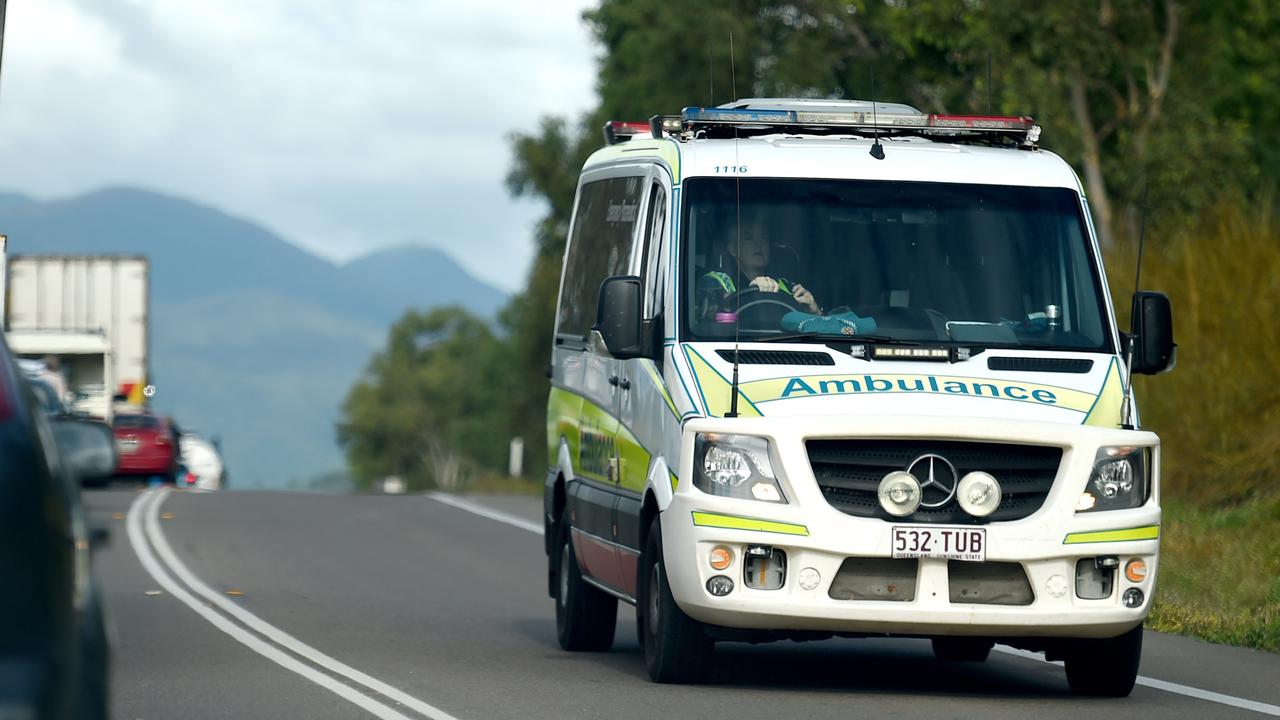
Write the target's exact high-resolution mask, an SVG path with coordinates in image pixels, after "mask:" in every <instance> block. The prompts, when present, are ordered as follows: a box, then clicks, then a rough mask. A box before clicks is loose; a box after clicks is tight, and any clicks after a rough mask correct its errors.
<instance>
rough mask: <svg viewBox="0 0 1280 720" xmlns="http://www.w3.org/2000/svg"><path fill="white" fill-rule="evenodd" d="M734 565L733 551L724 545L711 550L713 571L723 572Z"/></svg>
mask: <svg viewBox="0 0 1280 720" xmlns="http://www.w3.org/2000/svg"><path fill="white" fill-rule="evenodd" d="M731 564H733V551H732V550H730V549H729V548H727V547H725V546H723V545H717V546H715V547H713V548H711V569H712V570H723V569H725V568H727V567H729V565H731Z"/></svg>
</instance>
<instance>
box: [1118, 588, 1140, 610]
mask: <svg viewBox="0 0 1280 720" xmlns="http://www.w3.org/2000/svg"><path fill="white" fill-rule="evenodd" d="M1143 599H1144V598H1143V597H1142V591H1141V590H1139V589H1138V588H1129V589H1128V590H1125V591H1124V596H1123V597H1122V598H1120V601H1121V602H1123V603H1124V606H1125V607H1127V608H1136V607H1141V606H1142V601H1143Z"/></svg>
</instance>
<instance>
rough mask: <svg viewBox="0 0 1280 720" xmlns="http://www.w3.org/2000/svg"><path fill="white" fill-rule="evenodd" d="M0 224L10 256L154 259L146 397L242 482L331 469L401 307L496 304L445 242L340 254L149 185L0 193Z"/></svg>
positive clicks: (498, 296) (492, 307) (262, 483)
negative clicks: (153, 389) (359, 392)
mask: <svg viewBox="0 0 1280 720" xmlns="http://www.w3.org/2000/svg"><path fill="white" fill-rule="evenodd" d="M0 234H6V235H8V236H9V252H10V253H11V254H14V255H20V254H36V253H60V252H65V253H86V254H113V253H129V254H141V255H146V256H147V257H148V258H149V259H150V262H151V311H152V322H151V332H152V336H151V353H152V357H151V365H152V381H153V382H154V383H155V385H156V386H157V388H158V392H157V395H156V398H155V403H154V404H155V407H156V408H157V409H158V410H159V411H161V412H165V413H171V414H173V415H174V417H175V418H176V419H177V420H178V422H179V423H180V424H181V425H183V426H184V427H188V428H192V429H197V430H199V431H200V432H202V433H203V434H205V435H208V436H217V437H219V438H220V439H221V440H222V446H223V451H224V454H225V455H226V460H227V465H228V470H229V472H230V474H231V478H232V483H233V485H234V486H240V487H246V486H258V487H283V486H286V485H288V484H290V483H291V482H293V481H296V480H298V479H300V478H307V477H311V476H315V475H318V474H320V473H324V472H329V471H333V470H335V469H338V468H341V467H342V465H343V459H342V456H341V453H340V452H339V451H338V448H337V446H336V444H335V442H334V423H335V422H336V421H337V419H338V411H339V407H340V405H341V402H342V399H343V398H344V397H345V395H346V392H347V389H348V388H349V387H350V386H351V383H352V382H353V381H354V380H355V378H356V377H357V376H358V375H359V373H360V372H361V371H362V370H363V368H364V367H365V365H366V363H367V362H368V360H369V356H370V354H371V353H372V352H373V351H375V350H376V349H378V348H380V347H381V346H382V344H383V342H384V341H385V338H386V331H387V329H388V328H389V327H390V325H391V324H392V323H393V322H395V320H396V319H397V318H399V317H400V316H401V315H402V314H403V313H404V312H405V311H406V310H407V309H409V308H419V309H421V308H429V307H433V306H437V305H445V304H459V305H462V306H464V307H466V308H467V309H469V310H471V311H472V312H475V313H477V314H480V315H492V314H493V313H494V312H495V311H496V310H497V309H498V308H499V307H500V306H501V305H502V303H503V302H504V301H505V297H504V295H503V293H502V292H501V291H499V290H498V289H496V288H494V287H492V286H490V285H487V284H485V283H483V282H481V281H479V280H477V279H475V278H474V277H472V276H471V275H469V274H468V273H467V272H466V271H465V270H463V269H462V268H461V267H460V266H458V265H457V263H455V262H454V261H453V260H452V259H451V258H450V257H449V256H448V255H447V254H445V253H444V252H442V251H440V250H436V249H432V248H427V247H421V246H404V247H399V248H393V249H390V250H382V251H379V252H375V253H372V254H370V255H368V256H365V257H363V258H360V259H358V260H355V261H353V262H351V263H348V264H346V265H335V264H334V263H331V262H329V261H327V260H325V259H323V258H320V257H317V256H315V255H312V254H311V253H309V252H307V251H305V250H303V249H301V248H300V247H298V246H296V245H293V244H291V243H289V242H287V241H285V240H284V239H282V238H281V237H279V236H278V235H276V234H274V233H272V232H271V231H269V230H267V229H265V228H263V227H261V226H259V225H256V224H254V223H252V222H250V221H247V220H243V219H240V218H235V217H232V216H230V215H227V214H225V213H223V212H221V211H218V210H216V209H213V208H210V207H206V206H202V205H199V204H196V203H193V202H190V201H187V200H183V199H180V198H175V197H168V196H164V195H160V194H157V193H152V192H147V191H144V190H136V189H127V188H113V189H107V190H101V191H98V192H94V193H89V194H87V195H81V196H78V197H74V198H69V199H65V200H55V201H49V202H41V201H36V200H32V199H30V198H26V197H24V196H21V195H17V194H11V193H0Z"/></svg>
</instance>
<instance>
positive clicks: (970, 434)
mask: <svg viewBox="0 0 1280 720" xmlns="http://www.w3.org/2000/svg"><path fill="white" fill-rule="evenodd" d="M781 425H782V424H781V423H778V422H777V421H776V420H773V421H770V420H769V419H766V418H759V419H757V418H750V419H736V420H731V421H725V420H715V419H708V420H695V421H690V422H689V423H688V425H687V426H686V428H685V437H684V438H683V440H684V442H683V443H682V448H683V451H682V456H681V461H680V469H681V472H680V477H681V478H682V480H681V482H680V484H679V486H678V488H677V490H676V492H675V495H674V497H673V499H672V501H671V504H670V505H669V506H668V507H667V508H666V510H665V511H664V512H663V513H662V534H663V546H664V555H665V562H666V567H667V571H668V577H669V583H670V586H671V591H672V594H673V595H674V597H675V599H676V602H677V603H678V604H679V605H680V607H681V608H682V609H683V610H684V611H685V612H686V613H687V614H689V615H690V616H691V617H693V618H694V619H697V620H699V621H702V622H705V623H709V624H713V625H718V626H723V627H730V628H743V629H757V630H774V631H789V630H806V631H823V632H848V633H873V634H881V633H884V634H902V635H979V636H990V637H1034V636H1039V637H1111V636H1115V635H1118V634H1120V633H1122V632H1124V631H1126V630H1128V629H1130V628H1132V627H1134V626H1136V625H1137V624H1139V623H1141V622H1142V620H1143V619H1144V618H1145V617H1146V615H1147V613H1148V611H1149V609H1150V603H1151V596H1152V592H1153V590H1154V585H1155V575H1156V569H1157V564H1158V552H1159V539H1158V534H1157V533H1158V526H1159V524H1160V506H1159V502H1158V501H1159V497H1158V486H1159V484H1158V482H1157V481H1156V479H1157V478H1158V477H1159V475H1158V473H1159V453H1158V445H1159V439H1158V438H1157V437H1156V436H1155V435H1153V434H1151V433H1147V432H1137V431H1124V430H1111V429H1100V428H1093V427H1073V426H1062V425H1057V424H1039V423H1027V422H1009V421H1001V420H982V419H972V418H964V419H958V418H920V417H911V418H876V419H875V420H874V421H868V420H862V419H848V418H834V419H833V418H830V417H825V418H814V419H812V420H806V419H802V418H788V419H787V422H786V423H785V427H783V426H781ZM698 432H732V433H738V434H744V435H760V436H766V437H769V438H770V439H771V440H772V442H773V447H774V450H775V452H776V453H777V456H778V457H777V461H778V464H779V465H780V466H781V470H780V473H781V474H782V475H783V476H784V478H783V483H784V492H785V493H786V495H787V498H788V499H789V501H790V502H789V503H788V504H775V503H766V502H755V501H749V500H738V499H733V498H724V497H718V496H711V495H708V494H706V493H703V492H701V491H700V490H698V489H697V488H695V487H693V483H692V482H691V481H689V482H686V481H685V479H689V478H692V477H693V451H692V446H693V435H694V434H695V433H698ZM819 437H846V438H847V437H872V438H908V437H910V438H920V437H926V438H934V439H940V440H941V439H945V440H974V441H986V442H1004V443H1024V444H1038V445H1053V446H1058V447H1062V448H1063V458H1062V463H1061V465H1060V467H1059V469H1058V475H1057V477H1056V479H1055V481H1054V485H1053V489H1052V490H1051V491H1050V493H1049V495H1048V497H1047V498H1046V500H1045V503H1044V505H1043V506H1042V507H1041V508H1040V510H1038V511H1037V512H1035V513H1033V514H1032V515H1030V516H1029V517H1026V518H1024V519H1022V520H1016V521H1009V522H996V523H989V524H987V525H985V526H983V527H985V528H986V536H987V551H986V558H987V561H988V562H1009V563H1018V564H1019V565H1020V566H1021V567H1022V569H1023V570H1024V571H1025V573H1026V576H1027V580H1028V582H1029V584H1030V587H1031V593H1032V598H1031V600H1030V602H1029V604H1025V605H993V604H976V603H964V602H952V600H951V592H950V580H949V573H948V561H946V560H943V559H920V561H919V564H918V568H917V575H916V579H915V582H916V585H915V593H914V597H913V599H911V600H906V601H889V600H844V599H833V598H832V597H830V596H829V594H828V593H829V590H830V587H831V583H832V580H833V579H834V578H835V577H836V574H837V571H838V570H839V569H840V567H841V563H843V562H844V560H845V559H846V558H850V557H854V558H861V557H868V558H888V557H890V556H891V535H892V532H891V527H892V525H893V524H895V523H889V522H886V521H883V520H880V519H875V518H858V517H853V516H850V515H846V514H844V513H842V512H840V511H839V510H836V509H835V508H833V507H832V506H831V505H829V504H828V503H827V501H826V499H825V498H824V497H823V495H822V493H821V491H820V490H819V488H818V485H817V481H816V480H815V478H814V476H813V473H812V471H811V470H810V468H809V463H808V457H807V451H806V449H805V445H804V441H805V440H806V439H809V438H819ZM1110 445H1136V446H1151V447H1153V448H1156V451H1154V452H1153V466H1152V469H1151V472H1152V482H1153V489H1152V496H1151V498H1150V500H1149V501H1148V502H1147V504H1146V505H1144V506H1142V507H1139V508H1134V509H1131V510H1113V511H1107V512H1094V513H1076V512H1075V504H1076V501H1077V500H1078V499H1079V497H1080V494H1081V492H1083V490H1084V488H1085V484H1086V483H1087V481H1088V477H1089V473H1090V470H1091V469H1092V463H1093V460H1094V456H1095V454H1096V451H1097V449H1098V448H1099V447H1102V446H1110ZM695 513H698V516H697V517H698V520H697V522H695V515H694V514H695ZM708 513H709V514H713V515H716V516H721V517H729V518H749V519H757V520H763V521H768V522H767V523H764V524H761V523H755V522H739V521H733V520H730V521H720V520H716V519H712V520H708V516H707V515H706V514H708ZM902 524H910V523H909V520H907V521H904V522H903V523H902ZM733 526H739V527H733ZM742 526H747V527H742ZM1130 528H1148V529H1150V528H1156V529H1157V530H1148V531H1147V532H1146V533H1145V534H1146V535H1151V534H1157V536H1156V537H1155V538H1153V539H1140V540H1137V539H1113V538H1114V537H1115V536H1114V535H1113V536H1107V535H1102V536H1098V535H1082V533H1096V532H1101V531H1111V530H1123V529H1130ZM1133 534H1135V533H1130V534H1128V535H1133ZM1136 534H1142V533H1136ZM1125 535H1126V534H1121V535H1120V537H1125ZM749 544H766V545H770V546H773V547H775V548H780V549H782V550H783V551H784V552H786V554H787V570H786V576H785V579H784V583H783V586H782V587H781V588H780V589H777V590H756V589H752V588H749V587H747V586H746V584H745V583H744V582H743V557H744V555H743V551H744V550H745V547H746V546H747V545H749ZM716 545H727V546H729V547H730V548H731V549H732V550H733V551H734V562H733V564H732V565H730V567H729V568H727V569H726V570H724V571H722V572H721V571H715V570H712V569H711V567H710V565H709V564H708V560H709V555H710V552H711V549H712V548H713V547H715V546H716ZM1103 555H1106V556H1116V557H1118V559H1119V560H1120V564H1121V567H1120V569H1119V570H1118V571H1116V572H1115V575H1114V582H1113V587H1112V590H1111V593H1110V595H1109V596H1108V597H1107V598H1104V599H1101V600H1085V599H1081V598H1079V597H1077V596H1076V592H1075V588H1074V586H1075V576H1076V563H1077V561H1078V560H1080V559H1082V558H1093V557H1097V556H1103ZM1134 558H1139V559H1142V560H1144V561H1145V562H1146V564H1147V568H1148V574H1147V577H1146V578H1145V579H1144V580H1142V581H1141V582H1137V583H1134V582H1130V581H1129V580H1128V579H1127V578H1125V576H1124V573H1123V567H1124V564H1125V563H1126V562H1127V561H1128V560H1130V559H1134ZM805 568H812V569H814V570H817V571H818V574H819V575H820V577H821V580H820V581H819V583H818V585H817V587H815V588H814V589H813V590H804V589H802V588H801V587H800V584H799V582H798V581H797V574H798V573H799V571H800V570H802V569H805ZM721 574H723V575H728V576H729V577H730V578H731V579H733V580H734V584H735V587H734V590H733V591H732V592H731V593H729V594H728V595H726V596H724V597H715V596H712V595H711V594H710V593H709V592H708V591H707V589H706V583H707V581H708V580H709V579H710V578H711V577H712V576H713V575H721ZM1064 580H1065V582H1066V590H1065V592H1063V584H1062V583H1063V581H1064ZM1051 587H1052V588H1054V589H1055V590H1057V592H1056V593H1054V592H1051V591H1050V588H1051ZM1129 588H1138V589H1140V590H1141V591H1142V593H1143V596H1144V598H1145V599H1144V601H1143V602H1142V604H1141V605H1139V606H1138V607H1135V608H1126V607H1124V605H1123V604H1122V602H1121V596H1122V595H1123V594H1124V592H1125V591H1126V590H1127V589H1129Z"/></svg>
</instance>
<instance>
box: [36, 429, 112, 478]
mask: <svg viewBox="0 0 1280 720" xmlns="http://www.w3.org/2000/svg"><path fill="white" fill-rule="evenodd" d="M51 424H52V426H53V437H54V442H56V443H57V444H58V452H59V453H60V454H61V455H62V460H63V462H65V463H66V464H67V466H68V467H70V468H71V472H73V473H75V474H76V476H77V477H78V478H79V479H80V481H81V482H92V481H95V480H102V479H104V478H109V477H111V474H112V473H114V472H115V471H116V439H115V435H114V434H113V433H112V432H111V428H110V427H109V426H108V425H107V424H106V423H103V422H98V421H96V420H81V419H78V418H73V417H63V418H56V419H54V420H53V421H52V423H51Z"/></svg>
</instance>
